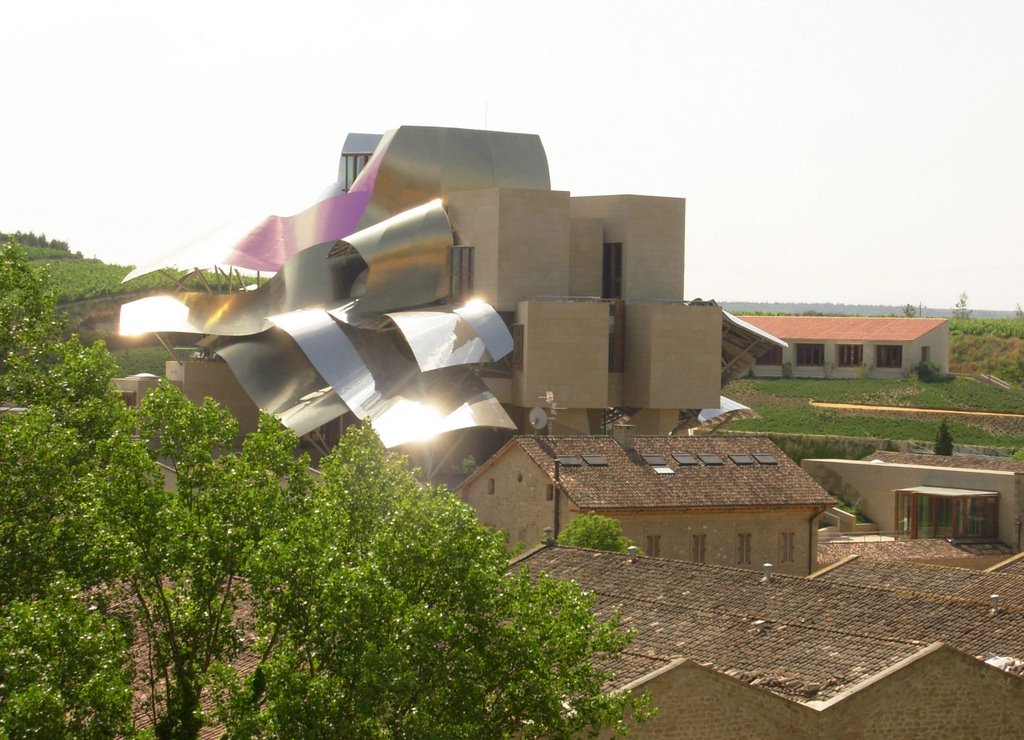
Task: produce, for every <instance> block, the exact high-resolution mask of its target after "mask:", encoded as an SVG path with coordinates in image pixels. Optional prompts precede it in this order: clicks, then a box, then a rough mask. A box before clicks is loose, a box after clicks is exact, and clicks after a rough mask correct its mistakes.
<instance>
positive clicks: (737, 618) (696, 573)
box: [513, 547, 1024, 702]
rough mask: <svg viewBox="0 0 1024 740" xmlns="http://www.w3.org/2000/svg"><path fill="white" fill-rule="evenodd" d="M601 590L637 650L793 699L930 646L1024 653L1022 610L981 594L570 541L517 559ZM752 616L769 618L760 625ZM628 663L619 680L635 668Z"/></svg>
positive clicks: (850, 681) (836, 687) (603, 604)
mask: <svg viewBox="0 0 1024 740" xmlns="http://www.w3.org/2000/svg"><path fill="white" fill-rule="evenodd" d="M519 564H522V565H525V566H526V567H528V568H529V569H530V570H531V571H532V572H542V571H543V572H546V573H548V574H550V575H551V576H553V577H555V578H558V579H561V580H572V581H575V582H576V583H577V584H578V585H580V586H581V587H582V588H584V589H586V590H588V591H591V592H593V593H594V594H595V605H594V608H595V610H596V612H597V613H598V615H599V616H601V617H606V616H609V615H611V614H612V613H615V612H618V613H619V614H620V616H621V621H622V625H623V626H624V627H626V628H629V629H632V630H634V631H635V635H636V639H635V640H634V642H633V643H632V644H631V645H630V647H629V650H630V651H631V653H635V654H639V655H647V656H650V657H653V658H662V659H664V658H676V657H684V658H688V659H690V660H693V661H695V662H698V663H700V664H702V665H705V666H707V667H710V668H712V669H714V670H716V671H718V672H720V673H724V674H726V675H729V676H733V677H735V678H737V679H739V680H741V681H745V682H747V683H749V684H753V685H756V686H760V687H761V688H764V689H767V690H768V691H771V692H773V693H776V694H779V695H782V696H786V697H788V698H790V699H793V700H796V701H802V702H807V701H814V700H827V699H829V698H832V697H834V696H836V695H837V694H839V693H841V692H842V691H844V690H846V689H848V688H851V687H852V686H855V685H856V684H858V683H860V682H861V681H863V680H865V679H866V678H869V677H871V676H874V675H876V674H878V673H880V672H881V671H884V670H886V669H887V668H891V667H892V666H894V665H895V664H897V663H899V662H900V661H902V660H906V659H908V658H910V657H911V656H913V655H915V654H916V653H918V652H919V651H920V650H921V649H922V648H924V647H925V646H926V645H930V644H932V643H934V642H941V643H944V644H946V645H948V646H950V647H952V648H954V649H956V650H959V651H961V652H964V653H966V654H968V655H971V656H974V657H979V658H982V659H985V658H987V657H989V656H991V655H999V656H1008V657H1014V658H1017V657H1021V656H1024V609H1021V608H1019V607H1017V606H1013V605H1009V606H1005V607H1003V608H1000V609H999V610H998V611H995V612H992V610H991V608H990V604H989V601H988V598H987V596H986V597H985V598H984V599H982V600H978V599H972V598H962V597H957V598H954V597H951V596H945V595H937V594H929V593H913V592H910V591H906V590H895V589H889V588H883V587H879V586H865V585H859V584H848V583H842V582H839V581H837V580H827V579H806V578H798V577H794V576H781V575H775V576H774V577H773V578H772V580H771V582H770V583H765V582H764V581H763V579H762V575H761V574H760V573H758V572H756V571H749V570H742V569H739V568H727V567H722V566H714V565H701V564H696V563H686V562H681V561H675V560H662V559H659V558H643V557H642V558H639V559H638V560H637V561H636V562H630V560H629V557H628V556H626V555H621V554H618V553H607V552H597V551H593V550H581V549H573V548H564V547H545V548H539V549H538V550H535V551H533V552H531V553H528V554H527V555H525V556H524V557H523V558H520V559H519V560H518V561H517V562H516V563H515V564H513V567H516V566H517V565H519ZM756 620H765V621H764V623H763V627H764V629H763V630H759V629H758V627H757V625H756V624H755V621H756ZM629 671H630V663H627V662H623V663H622V664H621V665H620V666H619V671H618V672H617V675H616V681H617V683H618V685H624V684H625V683H626V682H628V681H629V680H632V679H635V678H637V677H638V676H636V675H629Z"/></svg>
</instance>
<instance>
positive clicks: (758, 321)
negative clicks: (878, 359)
mask: <svg viewBox="0 0 1024 740" xmlns="http://www.w3.org/2000/svg"><path fill="white" fill-rule="evenodd" d="M740 318H741V319H743V320H744V321H746V322H747V323H748V324H753V325H754V326H756V327H757V328H758V329H760V330H762V331H766V332H768V333H769V334H774V335H775V336H777V337H779V338H780V339H784V340H786V341H787V342H789V341H793V340H796V341H799V340H802V339H805V340H814V341H818V342H824V341H829V340H835V341H847V342H912V341H914V340H915V339H920V338H921V337H922V336H924V335H925V334H927V333H928V332H930V331H932V330H933V329H937V328H939V327H940V326H942V325H944V324H946V323H948V320H947V319H899V318H891V317H875V316H867V317H865V316H741V317H740Z"/></svg>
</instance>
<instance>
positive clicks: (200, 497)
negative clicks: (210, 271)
mask: <svg viewBox="0 0 1024 740" xmlns="http://www.w3.org/2000/svg"><path fill="white" fill-rule="evenodd" d="M8 295H17V296H19V300H18V301H14V300H12V301H6V302H5V301H4V300H3V297H4V296H8ZM0 318H2V319H8V318H10V319H11V320H10V321H6V320H5V321H4V323H3V325H2V327H0V332H2V334H0V389H2V393H3V398H4V400H6V401H7V402H8V404H10V403H14V404H16V405H17V406H18V408H19V409H21V410H18V411H8V412H0V476H2V479H0V569H2V571H0V576H2V578H0V737H5V736H21V735H25V734H33V733H35V734H42V735H45V736H48V737H62V736H75V737H78V736H83V737H109V736H112V735H121V736H126V737H127V736H131V735H133V734H135V733H136V732H138V731H140V730H141V729H143V728H150V729H147V732H152V733H153V734H155V735H156V736H157V737H195V736H196V735H197V734H198V732H199V731H200V729H201V728H202V727H203V726H206V725H209V724H211V723H222V724H223V725H224V726H225V727H226V728H227V730H228V732H229V733H230V734H231V735H232V736H240V737H242V736H244V737H263V736H268V737H269V736H278V737H280V736H285V737H299V736H329V737H407V736H439V735H441V736H444V737H456V738H457V737H470V736H483V737H495V736H497V737H501V736H509V735H521V736H529V737H532V736H541V735H543V736H551V737H568V736H572V735H575V734H578V733H579V732H581V731H583V732H586V731H592V730H596V729H597V728H599V727H601V726H605V727H612V728H617V727H621V722H622V720H623V717H624V716H625V714H626V712H627V711H629V710H630V709H632V710H633V714H634V716H635V717H638V718H643V716H645V711H646V703H645V699H643V698H640V699H637V698H635V697H633V696H632V695H630V694H621V695H620V694H608V693H606V692H605V691H604V690H603V687H604V685H605V683H606V681H607V679H608V677H609V676H608V674H607V673H606V672H605V671H604V670H602V669H601V668H599V666H600V665H601V664H602V662H601V658H602V657H606V656H607V655H609V654H614V653H616V652H617V651H619V650H621V649H622V647H623V646H624V645H625V644H626V643H627V641H628V639H629V636H628V634H626V633H625V632H623V631H622V630H620V629H619V628H618V625H617V624H616V622H615V621H614V620H610V621H605V622H600V621H598V620H597V619H596V618H595V616H594V614H593V612H592V611H591V606H592V603H593V597H592V596H591V595H588V594H586V593H583V592H581V591H580V590H579V589H578V588H577V587H576V586H575V585H573V584H570V583H566V582H561V581H555V580H552V579H549V578H546V577H544V576H530V575H528V574H527V573H525V572H509V569H508V563H507V560H506V554H505V549H504V543H503V540H502V539H501V537H500V536H499V535H498V534H496V533H495V532H493V531H491V530H489V529H487V528H485V527H483V526H482V525H480V524H479V523H478V522H477V520H476V518H475V515H474V513H473V512H472V510H471V509H469V508H468V507H467V506H466V505H464V504H463V503H462V502H460V501H458V499H456V498H455V497H453V496H452V495H451V494H450V493H449V492H448V491H446V490H444V489H443V488H432V487H428V486H423V485H421V484H420V483H419V482H418V481H417V480H416V478H415V476H414V475H413V473H412V472H411V471H410V470H409V469H408V467H407V464H406V461H405V460H404V459H403V458H401V457H398V456H395V455H392V454H390V453H388V452H387V451H386V450H384V448H383V447H382V446H381V444H380V442H379V440H377V438H376V436H375V435H374V433H373V431H372V429H370V428H369V427H368V426H367V427H365V428H363V429H356V430H352V431H350V433H349V434H347V435H346V436H345V437H344V438H343V440H342V442H341V444H340V445H339V446H338V448H337V449H336V450H335V451H334V452H333V453H332V454H331V455H330V456H329V457H328V458H326V459H325V461H324V463H323V470H322V474H321V475H319V476H314V474H313V473H312V471H311V470H310V469H309V466H308V460H307V459H306V458H305V457H304V456H301V455H296V444H297V440H296V438H295V437H294V435H293V434H292V433H291V432H290V431H288V430H286V429H284V428H283V427H282V426H281V424H280V423H279V422H278V421H277V420H276V419H274V418H272V417H270V416H264V417H262V418H261V420H260V425H259V429H258V430H257V431H256V432H255V433H253V434H251V435H249V436H248V437H247V438H246V439H245V440H244V443H243V444H242V445H241V447H240V448H239V447H237V446H236V432H237V425H236V424H235V422H234V420H233V419H231V417H230V416H229V415H228V414H227V412H226V411H224V410H223V409H221V408H220V407H219V406H217V405H216V404H215V403H213V402H212V401H209V400H208V401H206V402H204V403H202V404H198V405H196V404H192V403H191V402H189V401H188V400H187V399H186V398H184V396H183V395H182V394H181V393H180V392H178V391H177V390H176V389H175V388H174V387H172V386H171V385H169V384H167V383H164V384H162V385H161V386H160V387H159V388H157V389H156V390H155V391H153V392H151V393H150V394H149V395H147V396H146V398H145V399H143V401H142V402H141V404H140V406H139V408H138V409H129V408H128V407H126V406H125V405H124V404H123V403H122V402H121V400H120V398H119V397H118V395H117V394H116V393H115V392H114V391H113V389H112V386H111V383H110V381H111V376H112V373H113V364H112V363H111V362H110V358H109V355H107V354H106V352H105V350H104V348H103V347H102V345H96V346H93V347H84V346H82V345H81V344H80V343H79V342H77V340H74V339H72V340H71V341H68V342H61V341H60V340H59V323H58V322H57V321H56V320H55V319H54V316H53V302H52V296H51V294H50V293H49V292H48V287H47V285H46V281H45V276H42V275H41V274H39V273H37V272H35V271H33V270H32V269H31V267H30V266H28V265H27V264H26V263H25V260H24V255H23V254H22V253H20V251H19V249H18V248H17V246H16V245H13V244H11V245H8V246H7V247H5V248H4V249H3V252H2V253H0ZM22 372H25V373H30V377H13V376H14V375H16V374H18V373H22ZM133 690H134V705H133Z"/></svg>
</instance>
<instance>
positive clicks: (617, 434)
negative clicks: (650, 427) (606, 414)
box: [612, 424, 636, 450]
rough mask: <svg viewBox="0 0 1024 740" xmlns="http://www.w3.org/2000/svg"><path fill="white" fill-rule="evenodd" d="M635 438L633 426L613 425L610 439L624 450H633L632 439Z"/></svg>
mask: <svg viewBox="0 0 1024 740" xmlns="http://www.w3.org/2000/svg"><path fill="white" fill-rule="evenodd" d="M635 437H636V427H635V426H634V425H633V424H615V425H613V426H612V439H614V440H615V441H616V442H618V443H619V447H621V448H622V449H624V450H631V449H633V439H634V438H635Z"/></svg>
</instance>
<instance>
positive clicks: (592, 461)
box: [583, 455, 608, 468]
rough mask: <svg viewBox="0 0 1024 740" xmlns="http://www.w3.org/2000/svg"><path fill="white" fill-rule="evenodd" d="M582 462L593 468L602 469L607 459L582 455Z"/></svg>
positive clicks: (606, 463) (600, 456) (602, 456)
mask: <svg viewBox="0 0 1024 740" xmlns="http://www.w3.org/2000/svg"><path fill="white" fill-rule="evenodd" d="M583 462H585V463H586V464H587V465H589V466H591V467H593V468H603V467H606V466H607V465H608V458H607V457H605V456H604V455H584V456H583Z"/></svg>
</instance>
